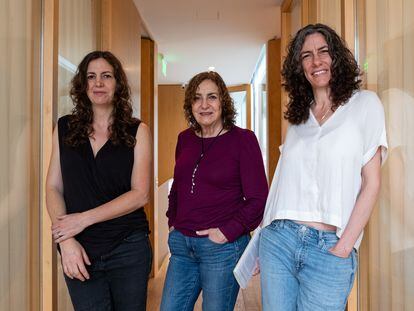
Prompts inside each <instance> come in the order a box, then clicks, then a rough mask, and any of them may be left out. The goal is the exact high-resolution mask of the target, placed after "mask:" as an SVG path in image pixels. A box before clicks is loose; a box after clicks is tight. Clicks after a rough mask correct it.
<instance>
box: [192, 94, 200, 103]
mask: <svg viewBox="0 0 414 311" xmlns="http://www.w3.org/2000/svg"><path fill="white" fill-rule="evenodd" d="M200 99H201V96H199V95H196V96H194V99H193V100H194V101H195V102H196V101H199V100H200Z"/></svg>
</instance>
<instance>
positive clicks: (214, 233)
mask: <svg viewBox="0 0 414 311" xmlns="http://www.w3.org/2000/svg"><path fill="white" fill-rule="evenodd" d="M196 233H197V234H198V235H207V236H208V238H209V239H210V240H211V241H213V242H214V243H218V244H224V243H226V242H228V240H227V238H226V237H225V236H224V234H223V233H222V232H221V231H220V229H219V228H210V229H206V230H200V231H196Z"/></svg>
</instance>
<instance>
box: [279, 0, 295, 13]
mask: <svg viewBox="0 0 414 311" xmlns="http://www.w3.org/2000/svg"><path fill="white" fill-rule="evenodd" d="M292 7H293V0H284V1H283V2H282V5H281V6H280V11H281V12H282V13H291V12H292Z"/></svg>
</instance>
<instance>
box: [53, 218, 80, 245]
mask: <svg viewBox="0 0 414 311" xmlns="http://www.w3.org/2000/svg"><path fill="white" fill-rule="evenodd" d="M86 227H87V226H86V225H85V221H84V217H83V215H82V213H73V214H68V215H63V216H58V217H57V222H55V223H54V224H53V225H52V235H53V240H54V241H55V243H60V242H63V241H65V240H67V239H69V238H72V237H74V236H75V235H77V234H78V233H80V232H82V231H83V230H84V229H85V228H86Z"/></svg>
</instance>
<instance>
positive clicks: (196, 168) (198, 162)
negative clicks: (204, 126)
mask: <svg viewBox="0 0 414 311" xmlns="http://www.w3.org/2000/svg"><path fill="white" fill-rule="evenodd" d="M223 130H224V127H222V128H221V130H220V132H218V134H217V135H216V136H215V137H214V138H213V141H212V142H211V143H210V144H209V145H208V146H207V148H206V149H205V150H204V137H203V130H201V153H200V156H199V157H198V159H197V161H196V163H195V165H194V170H193V174H192V175H191V190H190V193H191V194H193V193H194V187H195V185H196V184H195V176H196V173H197V170H198V166H199V165H200V162H201V159H202V158H203V157H204V155H205V154H206V153H207V151H208V150H209V149H210V148H211V146H213V145H214V143H215V142H216V140H217V137H219V135H220V134H221V132H223Z"/></svg>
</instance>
